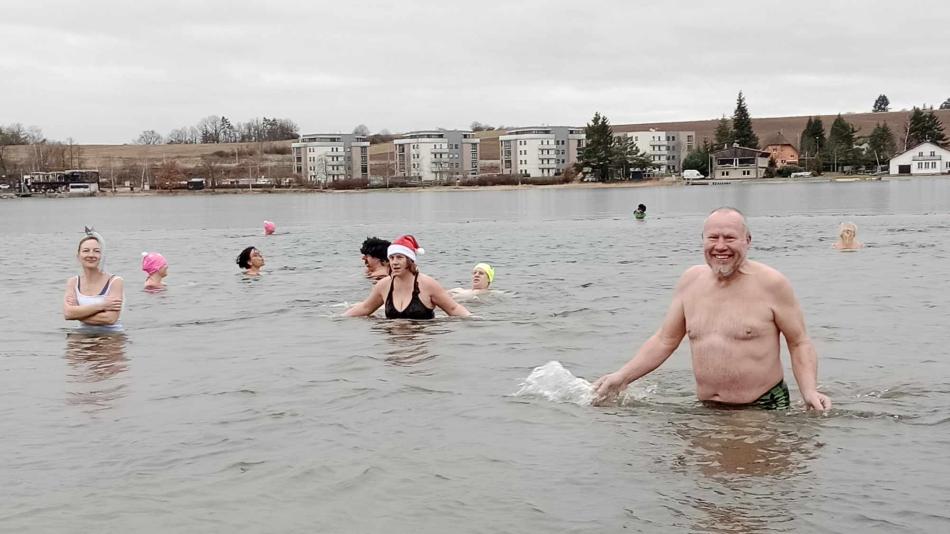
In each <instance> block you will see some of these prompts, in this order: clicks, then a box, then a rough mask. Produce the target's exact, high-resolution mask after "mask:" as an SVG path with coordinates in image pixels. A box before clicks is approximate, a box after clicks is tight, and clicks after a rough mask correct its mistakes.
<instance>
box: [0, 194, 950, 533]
mask: <svg viewBox="0 0 950 534" xmlns="http://www.w3.org/2000/svg"><path fill="white" fill-rule="evenodd" d="M640 202H643V203H645V204H646V205H647V208H648V211H647V212H648V217H647V220H646V221H642V222H638V221H635V220H634V219H633V217H632V215H631V214H632V211H633V210H634V209H635V208H634V207H635V206H636V205H637V204H638V203H640ZM719 205H733V206H736V207H739V208H740V209H743V210H744V211H745V212H746V213H747V214H748V216H749V223H750V226H751V229H752V233H753V247H752V249H751V251H750V257H751V258H753V259H756V260H760V261H763V262H765V263H768V264H770V265H772V266H774V267H776V268H778V269H779V270H781V271H782V272H784V273H785V274H786V275H787V276H788V277H789V278H790V279H791V281H792V283H793V285H794V287H795V288H796V291H797V295H798V297H799V299H800V300H801V303H802V306H803V309H804V310H805V316H806V321H807V324H808V328H809V332H810V334H811V336H812V338H813V339H814V342H815V344H816V346H817V349H818V353H819V357H820V363H819V383H820V387H821V390H822V391H824V392H825V393H827V394H828V395H830V396H831V398H832V399H833V401H834V409H833V410H832V411H831V413H829V414H827V415H825V416H818V415H815V414H814V413H805V412H803V411H802V410H801V408H800V406H797V407H796V408H795V409H793V410H790V411H788V412H761V411H752V410H739V411H720V410H713V409H708V408H704V407H702V406H700V405H698V404H697V402H696V400H695V391H694V381H693V376H692V371H691V370H690V362H689V351H688V346H687V344H686V343H684V344H683V345H682V346H681V347H680V349H679V350H678V351H677V352H676V353H675V354H674V355H673V356H672V357H671V358H670V360H668V361H667V362H666V364H664V366H663V367H661V368H660V369H659V370H657V371H656V372H655V373H653V374H651V375H649V376H648V377H646V378H644V379H643V380H641V381H639V382H637V383H635V384H634V385H633V386H632V388H631V392H630V393H631V395H630V399H631V400H629V401H628V402H627V403H625V404H624V405H623V406H614V407H602V408H595V407H591V406H587V405H583V404H578V403H574V402H570V401H571V400H572V398H571V397H570V395H562V396H561V397H562V398H560V399H556V400H549V399H548V398H546V397H545V396H544V395H515V393H516V392H517V391H518V390H519V388H520V385H521V383H522V382H524V380H525V379H526V378H527V377H528V376H529V374H530V373H531V371H532V369H533V368H535V367H537V366H541V365H543V364H545V363H547V362H549V361H552V360H556V361H558V362H560V363H561V364H563V366H564V367H565V368H566V369H567V370H569V371H570V372H571V373H573V374H574V375H576V376H579V377H583V378H586V379H590V380H593V379H595V378H596V377H598V376H600V375H601V374H604V373H606V372H609V371H613V370H614V369H616V368H617V367H618V366H620V365H621V364H622V363H624V362H625V361H626V360H627V359H628V358H629V357H630V356H631V355H632V352H633V351H634V350H635V349H636V348H637V347H638V346H639V344H640V343H642V342H643V341H644V340H646V338H647V337H649V335H650V334H651V333H652V332H653V331H654V330H655V329H656V328H657V327H658V325H659V322H660V318H661V317H662V315H663V313H664V311H665V310H666V307H667V306H668V304H669V300H670V295H671V289H672V286H673V285H674V283H675V282H676V280H677V278H678V277H679V275H680V273H681V272H682V271H683V270H684V269H685V268H687V267H688V266H690V265H693V264H696V263H701V262H702V252H701V242H700V230H701V225H702V221H703V218H704V217H705V215H706V214H707V212H708V211H709V210H711V209H712V208H714V207H717V206H719ZM948 212H950V180H948V179H945V178H943V179H941V178H934V179H915V180H912V181H892V182H887V181H885V182H876V183H826V184H779V185H745V186H743V185H727V186H710V187H686V188H683V187H680V188H675V187H667V188H642V189H559V190H556V189H534V190H519V191H467V192H453V191H449V192H414V193H400V192H376V193H367V194H323V195H321V194H312V195H255V196H185V197H177V198H159V197H153V198H90V199H48V200H46V199H22V200H17V201H5V202H0V236H2V240H3V244H4V247H3V248H4V251H5V252H4V253H3V254H2V255H0V268H2V271H3V275H2V280H3V282H2V286H0V287H2V294H3V300H2V302H3V304H2V306H0V324H2V325H3V328H2V330H3V335H2V344H0V376H2V389H0V435H2V440H0V452H2V458H3V461H2V462H0V480H2V488H3V489H2V490H0V530H3V531H9V532H174V531H177V532H228V531H232V532H303V531H309V532H433V533H435V532H439V533H442V532H473V533H474V532H496V533H500V532H513V533H520V532H542V531H543V532H620V531H625V532H717V533H720V532H736V533H739V532H743V533H746V532H842V533H844V532H855V531H859V530H860V531H869V532H887V533H893V532H941V531H943V532H945V531H948V530H950V506H948V495H950V461H948V456H947V451H948V446H950V354H948V353H950V350H948V348H947V347H948V344H950V329H948V327H947V325H948V322H950V321H948V318H950V315H948V309H950V290H948V273H950V261H948V259H950V214H948ZM264 219H270V220H273V221H275V222H276V223H277V224H278V234H276V235H273V236H270V237H266V238H265V237H263V236H262V235H261V233H262V232H261V224H262V221H263V220H264ZM846 220H850V221H854V222H856V223H857V225H858V227H859V231H858V237H859V239H861V240H862V241H864V242H865V243H866V244H867V247H866V248H865V249H863V250H861V251H860V252H857V253H839V252H835V251H833V250H832V248H831V245H832V243H833V242H834V240H835V238H836V233H837V227H838V224H839V223H840V222H843V221H846ZM83 225H94V226H95V227H96V229H97V230H99V231H100V232H101V233H102V234H103V235H104V236H105V239H106V249H105V251H106V259H107V267H108V269H109V270H110V271H111V272H114V273H117V274H120V275H122V276H124V278H125V280H126V284H127V289H126V300H125V310H124V311H123V315H122V321H123V323H124V324H125V327H126V331H127V334H126V336H125V337H118V338H105V339H99V338H82V337H78V336H76V335H69V334H68V333H69V331H70V329H71V328H72V325H71V324H69V323H66V322H65V321H63V320H62V311H61V309H62V298H63V290H64V287H65V280H66V278H67V277H68V276H70V275H73V274H76V272H77V271H78V267H77V263H76V260H75V250H76V245H77V243H78V240H79V238H80V237H81V233H82V228H83ZM401 233H413V234H414V235H416V236H417V238H418V239H419V241H420V243H421V244H422V246H423V247H425V248H426V249H427V254H426V255H425V256H422V257H421V260H420V262H421V268H422V270H423V271H424V272H426V273H428V274H431V275H433V276H434V277H435V278H436V279H438V280H439V281H441V282H442V284H443V285H445V286H446V287H455V286H459V285H465V284H467V283H468V280H469V273H470V269H471V267H472V265H474V264H475V263H476V262H478V261H488V262H490V263H492V264H493V265H494V266H495V269H496V279H495V283H494V286H495V287H496V288H497V289H499V290H502V291H503V293H502V294H495V295H490V296H489V297H487V298H485V299H483V300H481V301H478V302H474V303H469V307H470V309H471V310H472V311H473V312H474V313H475V314H477V315H478V316H479V317H480V318H475V319H464V320H457V319H446V318H444V317H443V318H441V319H437V320H435V321H432V322H429V323H422V324H413V323H402V322H387V321H385V320H380V319H357V318H342V317H340V313H341V312H342V311H343V309H344V306H345V304H346V303H353V302H356V301H358V300H361V299H362V298H364V297H365V296H366V295H367V294H368V291H369V285H368V283H367V282H366V281H365V280H364V279H363V278H362V277H361V270H362V264H361V262H360V258H359V251H358V249H359V246H360V243H361V241H362V240H363V238H365V237H366V236H369V235H378V236H381V237H386V238H390V239H391V238H393V237H395V236H396V235H398V234H401ZM248 245H256V246H257V247H259V248H260V249H261V251H262V252H263V253H264V255H265V257H266V260H267V266H266V268H265V270H266V274H265V276H262V277H261V278H260V279H257V280H247V279H244V278H243V277H242V276H240V275H239V274H238V270H237V267H236V266H235V265H234V258H235V256H236V255H237V253H238V252H239V251H240V250H241V249H242V248H243V247H245V246H248ZM144 250H149V251H152V250H155V251H159V252H161V253H163V254H164V255H165V256H166V257H167V258H168V260H169V262H170V276H169V278H168V279H167V282H168V284H169V289H168V291H166V292H164V293H161V294H146V293H144V292H143V291H142V290H141V284H142V282H143V280H144V274H143V273H142V272H141V271H140V270H139V265H140V264H139V262H140V253H141V252H142V251H144ZM440 313H441V312H440ZM440 317H441V315H440ZM783 359H784V361H785V364H786V369H787V372H786V378H787V379H788V381H789V385H790V386H791V387H792V390H793V391H792V396H793V401H794V402H795V403H796V405H798V403H799V402H800V395H799V394H798V390H797V388H796V387H795V382H794V380H793V379H792V376H791V371H790V368H789V365H788V359H787V355H783ZM555 389H556V387H555ZM549 393H554V394H556V393H558V392H557V391H553V392H549ZM554 396H555V397H556V396H557V395H554ZM575 400H576V399H575Z"/></svg>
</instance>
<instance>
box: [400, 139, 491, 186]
mask: <svg viewBox="0 0 950 534" xmlns="http://www.w3.org/2000/svg"><path fill="white" fill-rule="evenodd" d="M480 142H481V141H480V140H479V139H478V138H477V137H475V134H474V133H473V132H471V131H469V130H432V131H419V132H409V133H407V134H404V135H402V136H401V137H400V138H399V139H396V140H395V141H393V146H394V149H395V151H396V176H404V177H406V178H418V179H420V180H422V181H423V182H444V181H448V180H453V179H458V178H462V177H465V176H475V175H477V174H478V159H479V153H478V149H479V143H480Z"/></svg>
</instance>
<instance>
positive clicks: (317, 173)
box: [291, 134, 369, 183]
mask: <svg viewBox="0 0 950 534" xmlns="http://www.w3.org/2000/svg"><path fill="white" fill-rule="evenodd" d="M291 148H292V150H293V156H294V172H295V173H296V174H297V175H298V176H301V177H302V178H303V179H304V180H306V181H307V182H310V183H327V182H335V181H337V180H345V179H348V178H369V141H367V140H366V137H364V136H361V135H355V134H309V135H301V136H300V139H299V140H298V141H297V142H296V143H294V144H293V145H291Z"/></svg>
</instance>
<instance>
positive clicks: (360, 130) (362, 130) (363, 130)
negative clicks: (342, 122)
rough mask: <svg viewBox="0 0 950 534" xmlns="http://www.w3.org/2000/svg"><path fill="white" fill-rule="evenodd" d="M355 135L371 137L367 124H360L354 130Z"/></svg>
mask: <svg viewBox="0 0 950 534" xmlns="http://www.w3.org/2000/svg"><path fill="white" fill-rule="evenodd" d="M353 133H354V134H356V135H362V136H367V135H369V128H368V127H367V126H366V125H365V124H360V125H359V126H357V127H356V128H353Z"/></svg>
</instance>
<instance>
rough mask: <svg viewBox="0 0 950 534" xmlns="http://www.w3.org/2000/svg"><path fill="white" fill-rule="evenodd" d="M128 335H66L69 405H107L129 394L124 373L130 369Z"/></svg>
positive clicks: (105, 406)
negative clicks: (127, 346)
mask: <svg viewBox="0 0 950 534" xmlns="http://www.w3.org/2000/svg"><path fill="white" fill-rule="evenodd" d="M126 341H127V339H126V336H125V334H84V333H78V332H70V333H69V334H66V361H67V363H69V371H68V374H67V380H68V382H70V383H71V384H73V385H74V390H73V391H70V392H68V395H69V398H68V399H67V402H68V403H69V404H78V405H90V406H94V407H98V408H108V407H109V406H110V405H111V403H112V402H113V401H115V400H118V399H121V398H122V397H125V395H126V393H127V392H126V384H125V383H124V381H122V380H121V376H120V375H122V373H124V372H125V371H127V370H128V361H129V360H128V358H127V357H126V354H125V353H126Z"/></svg>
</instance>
